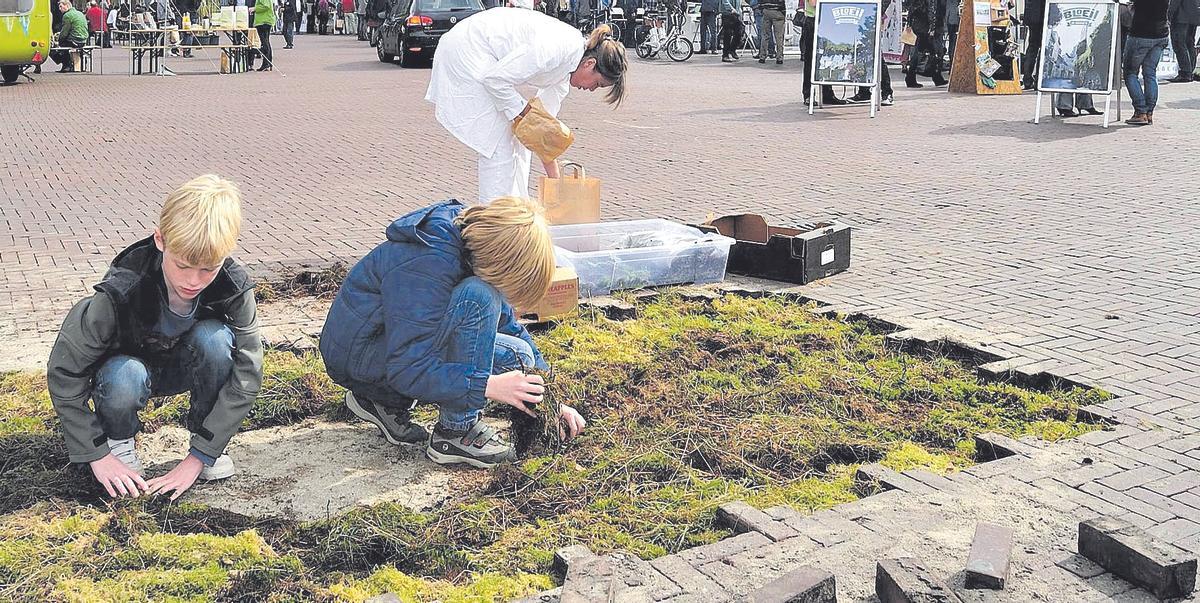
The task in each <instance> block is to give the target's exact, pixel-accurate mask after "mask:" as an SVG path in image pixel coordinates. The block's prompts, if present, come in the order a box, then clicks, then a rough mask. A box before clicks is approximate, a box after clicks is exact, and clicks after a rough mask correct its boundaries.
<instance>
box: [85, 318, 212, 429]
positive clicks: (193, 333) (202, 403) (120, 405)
mask: <svg viewBox="0 0 1200 603" xmlns="http://www.w3.org/2000/svg"><path fill="white" fill-rule="evenodd" d="M232 372H233V331H231V330H230V329H229V327H227V326H225V324H223V323H222V322H221V321H218V320H202V321H200V322H198V323H196V324H195V325H194V326H193V327H192V328H191V330H189V331H188V332H187V333H186V334H184V336H183V338H182V339H180V341H179V343H178V344H176V346H175V348H174V349H172V350H171V352H170V353H169V354H168V355H167V357H166V358H165V359H163V360H162V361H161V362H155V363H147V362H146V361H144V360H143V359H140V358H135V357H133V356H124V355H121V356H113V357H111V358H109V359H108V360H106V361H104V364H102V365H100V369H99V370H97V371H96V376H95V378H94V380H93V387H92V402H93V403H94V404H95V405H96V415H97V416H98V417H99V418H100V426H101V427H102V428H103V429H104V434H105V435H106V436H108V437H109V438H111V439H114V440H124V439H126V438H132V437H133V436H134V435H136V434H137V433H138V432H139V431H141V430H142V422H141V419H139V418H138V412H139V411H141V410H142V409H143V408H145V407H146V401H147V400H149V399H150V398H153V397H158V396H171V395H175V394H181V393H183V392H186V391H190V392H191V393H192V399H191V408H190V409H189V410H188V416H187V428H188V430H190V431H192V432H193V433H194V432H196V431H197V430H199V429H201V426H202V425H203V424H204V419H206V418H207V417H208V414H209V413H210V412H212V409H213V405H214V404H216V402H217V394H218V393H220V391H221V388H222V387H224V386H225V383H226V382H227V381H229V376H230V374H231V373H232Z"/></svg>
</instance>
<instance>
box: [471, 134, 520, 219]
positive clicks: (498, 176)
mask: <svg viewBox="0 0 1200 603" xmlns="http://www.w3.org/2000/svg"><path fill="white" fill-rule="evenodd" d="M531 155H532V153H530V151H529V149H527V148H525V145H523V144H521V143H520V141H518V140H517V137H516V136H513V135H512V134H509V135H508V136H505V137H504V139H503V140H501V141H500V144H497V145H496V152H495V153H492V156H491V158H488V157H484V156H483V155H480V156H479V203H480V204H482V205H487V204H489V203H491V202H492V201H495V200H496V199H497V198H499V197H508V196H514V197H528V196H529V162H530V158H531Z"/></svg>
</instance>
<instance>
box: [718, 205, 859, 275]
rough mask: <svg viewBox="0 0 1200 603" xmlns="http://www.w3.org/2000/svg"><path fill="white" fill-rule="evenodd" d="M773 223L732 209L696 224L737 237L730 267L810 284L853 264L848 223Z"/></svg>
mask: <svg viewBox="0 0 1200 603" xmlns="http://www.w3.org/2000/svg"><path fill="white" fill-rule="evenodd" d="M797 226H798V227H794V228H789V227H785V226H770V225H768V224H767V221H766V219H765V218H763V217H762V216H760V215H758V214H733V215H729V216H722V217H720V218H714V219H709V221H708V222H706V223H704V224H699V225H697V227H698V228H700V229H701V230H705V231H708V232H713V231H716V232H718V233H720V234H723V235H725V236H727V237H730V238H733V239H735V240H736V241H737V243H735V244H734V246H733V248H732V249H730V250H729V266H728V271H729V272H731V273H733V274H742V275H745V276H756V277H760V278H768V279H772V280H777V281H784V282H788V283H799V284H805V283H811V282H812V281H815V280H818V279H822V278H825V277H827V276H830V275H833V274H837V273H839V272H842V271H844V270H846V269H847V268H849V267H850V227H849V226H847V225H845V224H839V223H837V222H816V223H812V224H801V225H797Z"/></svg>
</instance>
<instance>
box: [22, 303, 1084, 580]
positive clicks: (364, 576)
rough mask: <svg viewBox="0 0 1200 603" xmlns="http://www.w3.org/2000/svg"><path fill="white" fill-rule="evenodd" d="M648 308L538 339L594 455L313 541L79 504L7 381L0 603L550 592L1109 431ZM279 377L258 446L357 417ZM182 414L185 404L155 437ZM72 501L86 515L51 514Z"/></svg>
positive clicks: (927, 374)
mask: <svg viewBox="0 0 1200 603" xmlns="http://www.w3.org/2000/svg"><path fill="white" fill-rule="evenodd" d="M640 313H641V318H639V319H637V320H632V321H626V322H611V321H608V320H607V319H604V318H602V317H601V316H598V315H593V314H586V315H583V316H580V317H577V318H573V319H570V320H567V321H565V322H563V323H562V324H559V325H557V326H556V327H555V328H553V329H550V330H549V331H547V332H545V333H543V334H540V335H538V341H539V346H540V348H541V349H542V350H543V352H544V354H545V355H546V357H547V358H548V359H549V360H550V361H551V363H552V364H553V365H554V366H555V369H556V370H555V373H554V375H553V376H552V381H551V385H550V389H551V392H552V393H553V395H554V397H555V398H556V399H557V400H558V401H561V402H563V403H566V404H570V405H572V406H575V407H576V408H578V409H579V410H580V411H581V412H582V413H583V414H584V416H585V417H587V419H588V421H589V423H590V424H589V427H588V430H587V432H586V433H585V434H584V435H583V436H582V437H580V438H579V439H578V440H577V441H575V442H572V443H570V444H569V445H567V446H566V447H565V448H563V447H559V446H558V445H557V444H556V443H555V442H553V438H552V437H551V438H546V437H541V436H542V435H544V432H543V431H542V426H531V427H529V429H532V430H535V432H536V433H533V435H532V436H531V435H530V434H529V433H524V434H522V435H523V436H528V437H525V438H524V440H523V448H524V449H527V456H526V457H525V458H524V460H523V461H522V462H521V463H520V464H519V465H516V466H511V467H502V468H498V469H496V470H494V471H492V472H490V473H489V474H487V475H485V476H481V477H482V478H483V480H482V481H483V483H484V485H483V487H482V488H481V489H479V490H477V494H475V495H472V496H469V497H467V498H465V499H460V500H457V501H456V502H455V503H452V504H449V505H446V506H444V507H442V508H440V509H437V510H435V511H429V512H416V511H413V510H410V509H407V508H404V507H401V506H398V505H394V504H383V505H376V506H373V507H370V508H364V509H357V510H354V511H351V512H348V513H346V514H343V515H341V516H339V517H334V518H331V519H329V520H325V521H320V522H313V523H308V524H295V523H288V522H269V523H256V522H254V521H253V520H249V519H247V518H242V517H238V516H232V515H229V514H222V513H219V512H215V511H212V510H209V509H205V508H203V507H200V506H197V505H188V504H180V505H167V504H164V503H162V502H161V501H149V502H147V501H122V502H118V503H116V504H115V505H113V506H111V507H101V506H99V505H95V499H94V498H91V497H89V496H94V495H88V494H87V493H81V492H80V491H79V489H80V488H81V486H79V485H78V484H81V483H83V484H87V483H88V482H89V479H88V476H87V475H86V474H84V475H82V477H78V476H76V477H75V478H73V481H72V480H71V479H67V477H66V476H67V472H66V471H64V470H63V467H64V466H65V464H66V463H65V451H63V450H62V449H61V441H60V437H59V435H58V434H57V433H56V427H55V421H54V420H53V414H52V411H51V410H50V407H49V402H48V399H47V398H46V397H45V395H44V381H39V377H37V376H32V375H24V374H18V375H5V376H3V377H2V378H0V458H6V459H7V458H9V457H8V456H7V454H6V453H8V454H12V455H14V458H17V459H19V460H18V462H17V465H10V464H8V463H7V461H6V465H5V466H4V469H3V470H2V472H0V503H8V504H10V505H11V506H7V507H6V508H10V509H19V508H21V507H25V506H28V505H31V504H32V505H34V506H32V507H30V508H28V509H25V510H23V511H17V512H15V513H10V514H8V515H6V516H3V518H0V598H4V597H6V596H7V597H10V598H14V599H17V600H28V601H35V600H45V599H46V598H59V599H66V600H95V599H108V598H112V599H113V600H144V599H147V598H153V599H163V600H178V601H189V600H247V599H254V600H260V599H261V600H278V601H290V600H297V601H299V600H304V601H309V600H317V601H343V600H344V601H358V600H362V599H363V598H365V597H368V596H372V595H374V594H378V593H379V592H383V591H394V592H397V593H398V594H400V595H401V597H402V599H404V600H411V601H434V600H438V601H479V600H497V599H507V598H512V597H517V596H521V595H523V594H526V593H530V592H534V591H537V590H541V589H544V588H547V587H549V586H550V583H549V579H548V578H547V573H548V571H549V566H550V562H551V559H552V554H553V551H554V550H555V549H556V548H559V547H562V546H566V545H570V544H575V543H582V544H586V545H587V546H589V547H591V548H592V549H593V550H596V551H598V552H606V551H610V550H614V549H625V550H629V551H631V552H633V553H635V554H637V555H640V556H642V557H644V558H653V557H657V556H661V555H664V554H669V553H674V552H677V551H680V550H682V549H685V548H689V547H692V546H696V545H700V544H705V543H710V542H714V541H716V540H718V539H720V538H723V537H725V536H727V535H728V533H727V532H726V531H725V530H722V529H720V528H718V527H717V526H716V525H715V522H714V514H715V513H714V511H715V509H716V507H717V506H718V505H720V504H721V503H724V502H726V501H730V500H735V499H746V500H748V501H749V502H750V503H751V504H753V505H755V506H758V507H768V506H773V505H780V504H785V505H790V506H792V507H794V508H796V509H799V510H802V511H813V510H818V509H824V508H828V507H831V506H834V505H836V504H839V503H842V502H847V501H850V500H853V499H854V498H856V496H855V494H853V492H852V486H853V480H852V475H853V472H854V469H855V467H856V466H857V465H858V464H859V463H864V462H881V463H883V464H884V465H886V466H888V467H891V468H893V469H896V470H908V469H914V468H924V469H928V470H932V471H935V472H943V473H944V472H949V471H954V470H957V469H959V468H961V467H965V466H967V465H970V464H972V462H973V461H972V458H973V454H974V450H973V444H972V437H973V436H974V435H975V434H976V433H979V432H981V431H997V432H1000V433H1004V434H1006V435H1009V436H1011V437H1021V436H1025V435H1034V436H1037V437H1041V438H1044V439H1048V440H1055V439H1059V438H1063V437H1070V436H1073V435H1077V434H1079V433H1083V432H1086V431H1089V430H1091V429H1093V428H1094V426H1091V425H1088V424H1085V423H1080V422H1079V421H1078V420H1077V415H1076V413H1077V409H1078V408H1079V407H1080V406H1082V405H1087V404H1092V403H1095V402H1098V401H1101V400H1103V399H1105V398H1106V394H1104V393H1103V392H1098V391H1094V390H1081V389H1072V390H1054V391H1049V392H1038V391H1033V390H1028V389H1023V388H1019V387H1015V386H1012V385H1010V384H1003V383H986V382H981V381H979V380H978V379H977V378H976V377H975V376H974V374H973V373H972V371H971V369H970V368H969V367H966V366H964V365H962V364H960V363H958V362H955V361H953V360H950V359H946V358H923V357H917V356H914V355H910V354H904V353H898V352H895V351H892V350H889V349H888V348H887V347H886V346H885V345H884V341H883V337H882V336H881V335H880V334H878V333H875V332H872V331H871V330H870V329H869V328H867V326H865V325H863V324H857V323H846V322H842V321H839V320H833V319H829V318H824V317H819V316H816V315H813V314H811V313H810V312H808V311H807V309H806V308H804V307H802V306H800V305H797V304H793V303H788V302H784V301H780V300H776V299H758V300H749V299H741V298H736V297H726V298H723V299H721V300H718V301H715V302H713V303H711V304H704V303H691V302H684V301H683V300H682V299H680V298H679V297H677V296H675V295H671V294H667V295H665V296H663V297H662V298H661V299H660V300H659V301H656V302H654V303H651V304H648V305H645V306H642V307H641V308H640ZM265 365H266V371H267V377H266V380H265V383H264V393H263V395H262V396H261V397H260V399H259V400H258V402H257V404H256V405H255V407H254V410H253V411H252V413H251V416H250V418H249V419H247V427H265V426H270V425H279V424H284V423H289V422H293V421H296V420H298V419H300V418H304V417H309V416H329V417H333V418H339V417H345V415H344V412H345V411H344V410H343V409H342V405H341V402H340V399H341V392H340V390H339V388H337V387H336V386H335V385H333V384H332V383H331V382H330V381H329V380H328V378H327V377H326V376H325V374H324V371H323V368H322V365H321V361H320V359H319V358H318V357H317V356H315V355H311V354H310V355H301V356H295V355H291V354H288V353H282V352H272V353H269V354H268V356H267V359H266V363H265ZM185 408H186V400H185V398H184V397H175V398H172V399H168V400H166V401H164V402H162V403H160V404H158V405H157V406H155V407H154V409H152V411H151V412H149V413H148V416H147V422H148V423H149V424H150V425H151V426H152V427H153V426H155V425H160V424H162V423H163V422H166V421H172V420H177V419H178V418H179V417H181V416H182V413H183V411H184V409H185ZM428 412H429V409H425V410H423V411H422V413H421V416H427V414H428ZM26 449H28V451H24V450H26ZM22 455H24V456H22ZM47 459H49V460H47ZM14 466H15V467H17V469H13V467H14ZM39 479H40V480H42V481H40V482H39V481H38V480H39ZM34 483H42V484H50V486H49V487H43V488H42V489H40V490H38V489H34V490H29V489H28V488H29V486H30V485H31V484H34ZM56 497H59V498H69V499H73V500H74V502H69V503H68V502H60V503H47V502H44V501H47V500H50V499H52V498H56ZM39 501H43V502H39ZM79 503H84V504H83V505H80V504H79ZM93 505H94V506H93ZM34 553H36V555H35V554H34ZM34 559H38V560H39V561H33V560H34ZM41 560H44V561H41ZM114 560H115V561H114Z"/></svg>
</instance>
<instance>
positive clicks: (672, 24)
mask: <svg viewBox="0 0 1200 603" xmlns="http://www.w3.org/2000/svg"><path fill="white" fill-rule="evenodd" d="M668 21H669V25H668V27H666V28H664V27H663V22H662V19H659V18H658V13H657V12H656V11H647V12H646V25H645V29H644V31H643V33H642V35H641V36H640V37H641V38H642V39H639V40H638V41H637V55H638V56H639V57H641V58H643V59H653V58H655V57H657V56H658V53H659V51H661V50H665V51H666V53H667V56H668V57H669V58H670V59H671V60H672V61H675V62H683V61H686V60H688V59H690V58H692V52H693V51H694V48H693V46H692V41H691V40H689V39H688V38H687V36H685V35H683V22H682V19H674V18H673V19H668Z"/></svg>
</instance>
